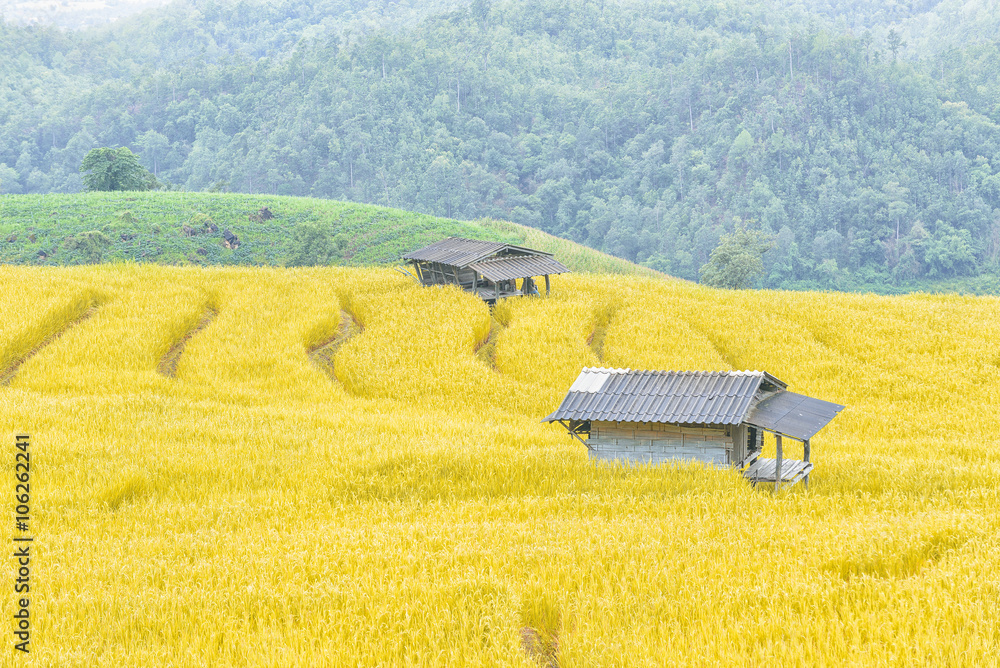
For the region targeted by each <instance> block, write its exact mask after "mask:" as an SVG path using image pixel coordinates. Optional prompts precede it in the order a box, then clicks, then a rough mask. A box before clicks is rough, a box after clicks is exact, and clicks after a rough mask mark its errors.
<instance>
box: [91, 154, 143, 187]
mask: <svg viewBox="0 0 1000 668" xmlns="http://www.w3.org/2000/svg"><path fill="white" fill-rule="evenodd" d="M80 171H81V172H85V173H84V175H83V185H84V186H85V187H86V188H87V190H101V191H110V190H152V189H154V188H155V185H156V180H155V178H154V177H153V175H152V174H150V173H149V171H148V170H147V169H146V168H145V167H143V166H142V165H140V164H139V159H138V158H137V157H136V156H135V154H134V153H132V151H130V150H129V149H128V148H127V147H125V146H122V147H120V148H117V149H114V148H94V149H91V150H90V151H88V152H87V155H86V156H84V158H83V162H82V163H81V164H80Z"/></svg>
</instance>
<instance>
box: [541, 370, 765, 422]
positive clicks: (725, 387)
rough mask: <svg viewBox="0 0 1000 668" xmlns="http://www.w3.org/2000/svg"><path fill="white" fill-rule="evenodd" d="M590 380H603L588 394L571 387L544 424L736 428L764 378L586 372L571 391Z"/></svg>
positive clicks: (757, 375)
mask: <svg viewBox="0 0 1000 668" xmlns="http://www.w3.org/2000/svg"><path fill="white" fill-rule="evenodd" d="M609 373H610V374H611V375H608V374H609ZM592 375H593V376H600V375H608V377H607V379H606V380H605V381H604V382H602V383H601V384H600V386H599V387H597V389H592V391H589V392H580V391H572V388H571V391H570V392H568V393H567V395H566V397H565V399H563V401H562V404H560V406H559V408H558V409H556V411H555V412H554V413H552V414H551V415H549V416H548V417H546V418H545V420H546V421H548V422H552V421H554V420H565V419H573V420H605V421H611V422H673V423H679V424H739V423H740V422H742V421H743V418H744V417H745V414H746V413H747V410H748V409H749V407H750V404H751V402H752V401H753V399H754V396H755V394H756V392H757V389H758V388H759V387H760V384H761V382H762V381H763V380H764V378H765V374H764V373H763V372H760V371H631V370H619V369H615V370H609V369H597V368H594V369H590V368H586V369H584V370H583V371H582V372H581V374H580V377H578V378H577V381H576V382H575V383H574V387H593V386H592V384H591V382H590V380H588V378H587V377H588V376H592ZM775 380H777V379H775ZM778 382H779V383H780V382H781V381H778Z"/></svg>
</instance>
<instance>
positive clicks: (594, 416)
mask: <svg viewBox="0 0 1000 668" xmlns="http://www.w3.org/2000/svg"><path fill="white" fill-rule="evenodd" d="M843 408H844V407H843V406H841V405H839V404H834V403H830V402H828V401H823V400H821V399H813V398H812V397H807V396H805V395H802V394H796V393H794V392H789V391H788V389H787V386H786V384H785V383H783V382H782V381H780V380H778V379H777V378H775V377H774V376H772V375H771V374H769V373H767V372H766V371H633V370H631V369H603V368H584V370H583V371H582V372H581V373H580V375H579V376H578V377H577V379H576V381H575V382H574V383H573V385H572V386H571V387H570V388H569V392H568V393H567V394H566V398H565V399H563V401H562V404H560V406H559V408H558V409H556V411H555V412H554V413H552V414H551V415H549V416H548V417H546V418H545V419H544V420H543V422H559V423H560V424H562V425H563V426H564V427H566V429H567V430H569V432H570V434H571V435H572V436H574V437H576V438H577V439H579V440H580V441H581V442H582V443H583V444H584V445H586V446H587V450H588V451H589V453H590V456H591V457H592V458H595V459H603V460H625V461H630V462H654V463H656V462H663V461H670V460H691V461H701V462H705V463H707V464H711V465H713V466H716V467H729V466H732V467H737V468H739V469H741V471H742V473H743V475H744V476H746V477H747V478H749V479H750V480H752V481H754V482H773V483H775V487H778V486H779V485H781V484H782V483H788V484H795V483H796V482H798V481H799V480H805V481H806V485H808V483H809V473H810V472H811V471H812V469H813V465H812V463H811V462H810V461H809V456H810V443H809V440H810V439H811V438H812V437H813V436H814V435H815V434H816V432H818V431H819V430H820V429H822V428H823V427H824V426H826V425H827V423H829V422H830V420H832V419H833V418H834V417H835V416H836V415H837V413H838V412H840V411H841V410H842V409H843ZM764 432H771V433H773V434H774V435H775V440H776V444H777V456H776V457H775V458H774V459H763V458H761V457H760V452H761V445H762V440H763V439H762V436H763V434H764ZM783 437H784V438H792V439H795V440H799V441H802V443H803V453H804V456H803V459H802V460H795V459H785V458H783V456H782V455H783V452H782V438H783Z"/></svg>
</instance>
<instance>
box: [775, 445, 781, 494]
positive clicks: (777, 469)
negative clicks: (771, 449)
mask: <svg viewBox="0 0 1000 668" xmlns="http://www.w3.org/2000/svg"><path fill="white" fill-rule="evenodd" d="M774 442H775V446H776V449H777V451H778V454H777V457H775V466H774V491H776V492H777V491H778V488H779V487H781V434H775V435H774Z"/></svg>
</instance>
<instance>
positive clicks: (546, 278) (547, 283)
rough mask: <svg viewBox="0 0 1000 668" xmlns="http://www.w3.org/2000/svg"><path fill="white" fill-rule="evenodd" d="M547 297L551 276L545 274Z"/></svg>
mask: <svg viewBox="0 0 1000 668" xmlns="http://www.w3.org/2000/svg"><path fill="white" fill-rule="evenodd" d="M545 296H546V297H548V296H549V275H548V274H545Z"/></svg>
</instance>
